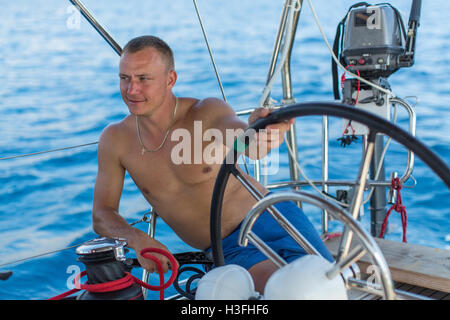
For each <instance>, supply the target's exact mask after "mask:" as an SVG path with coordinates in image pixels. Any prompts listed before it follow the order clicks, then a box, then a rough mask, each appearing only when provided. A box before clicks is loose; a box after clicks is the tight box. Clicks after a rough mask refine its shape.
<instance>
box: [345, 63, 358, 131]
mask: <svg viewBox="0 0 450 320" xmlns="http://www.w3.org/2000/svg"><path fill="white" fill-rule="evenodd" d="M349 67H354V65H352V64H349V65H348V66H347V67H346V68H345V69H348V68H349ZM356 72H357V73H358V77H359V76H360V74H359V70H356ZM344 83H345V72H344V73H343V74H342V76H341V88H344ZM360 89H361V81H360V80H359V79H358V88H357V90H356V98H355V103H354V105H356V104H357V103H358V97H359V91H360ZM348 127H350V128H351V129H352V134H353V135H354V134H355V129H354V128H353V125H352V121H351V120H350V121H349V122H348V124H347V126H346V127H345V129H344V132H343V133H342V136H344V135H345V134H346V133H348V130H347V129H348Z"/></svg>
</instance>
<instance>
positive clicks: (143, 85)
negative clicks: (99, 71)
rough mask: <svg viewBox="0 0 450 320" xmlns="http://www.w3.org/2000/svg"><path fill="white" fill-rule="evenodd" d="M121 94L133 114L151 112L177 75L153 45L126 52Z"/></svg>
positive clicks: (121, 63) (120, 65) (121, 71)
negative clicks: (133, 51)
mask: <svg viewBox="0 0 450 320" xmlns="http://www.w3.org/2000/svg"><path fill="white" fill-rule="evenodd" d="M119 77H120V93H121V95H122V99H123V101H124V102H125V104H126V105H127V106H128V109H129V110H130V113H132V114H135V115H151V114H152V113H153V111H154V110H155V108H157V107H158V106H160V105H161V104H162V103H163V102H164V101H165V99H166V97H167V95H168V93H169V92H170V89H171V88H172V87H173V85H174V84H175V80H176V74H175V71H173V70H168V68H167V65H166V63H165V60H164V59H163V58H162V57H161V55H160V53H159V52H158V51H157V50H156V49H153V48H146V49H143V50H141V51H138V52H135V53H125V54H124V55H123V56H122V57H121V59H120V64H119Z"/></svg>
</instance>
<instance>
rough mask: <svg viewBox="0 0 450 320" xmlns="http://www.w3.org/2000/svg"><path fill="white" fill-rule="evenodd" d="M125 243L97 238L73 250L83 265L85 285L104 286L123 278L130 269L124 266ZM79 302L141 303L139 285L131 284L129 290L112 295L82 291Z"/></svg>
mask: <svg viewBox="0 0 450 320" xmlns="http://www.w3.org/2000/svg"><path fill="white" fill-rule="evenodd" d="M126 244H127V243H126V241H124V240H120V239H110V238H96V239H93V240H90V241H87V242H85V243H84V244H82V245H81V246H79V247H78V248H77V249H76V253H77V254H78V255H79V258H78V260H79V261H80V262H82V263H83V264H84V265H85V266H86V275H87V284H89V285H95V284H101V283H107V282H111V281H115V280H119V279H123V278H124V277H125V276H126V273H125V272H130V270H131V267H129V266H127V264H125V263H124V262H125V261H126V258H125V253H126V251H127V249H126V248H125V246H126ZM77 299H79V300H130V299H133V300H136V299H137V300H143V295H142V289H141V286H140V285H139V284H137V283H133V284H131V285H129V286H128V287H126V288H124V289H120V290H116V291H111V292H89V291H84V292H83V293H81V294H80V295H79V296H78V297H77Z"/></svg>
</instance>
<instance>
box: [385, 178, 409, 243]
mask: <svg viewBox="0 0 450 320" xmlns="http://www.w3.org/2000/svg"><path fill="white" fill-rule="evenodd" d="M391 185H392V188H393V189H394V190H397V199H396V201H395V204H393V205H392V207H391V208H390V209H389V210H388V212H387V213H386V216H385V217H384V220H383V224H382V225H381V231H380V235H379V236H378V237H379V238H383V237H384V233H385V232H386V227H387V222H388V219H389V215H390V214H391V212H392V210H395V211H396V212H398V213H400V217H401V219H402V228H403V239H402V240H403V242H405V243H406V227H407V224H408V221H407V219H408V218H407V216H406V207H405V206H404V205H403V203H402V195H401V193H400V190H401V189H402V185H401V183H400V179H399V178H394V179H392V182H391Z"/></svg>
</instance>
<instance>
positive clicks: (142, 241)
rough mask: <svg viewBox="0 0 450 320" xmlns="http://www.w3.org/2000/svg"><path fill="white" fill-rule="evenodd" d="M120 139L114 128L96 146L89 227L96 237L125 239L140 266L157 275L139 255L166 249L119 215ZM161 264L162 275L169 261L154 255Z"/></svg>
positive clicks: (121, 182)
mask: <svg viewBox="0 0 450 320" xmlns="http://www.w3.org/2000/svg"><path fill="white" fill-rule="evenodd" d="M120 145H121V144H120V135H119V132H118V130H117V128H116V127H115V126H114V125H111V126H108V127H107V128H105V130H104V131H103V132H102V135H101V137H100V141H99V145H98V155H97V157H98V172H97V179H96V182H95V189H94V202H93V210H92V223H93V229H94V231H95V233H97V234H99V235H100V236H103V237H109V238H116V237H117V238H123V239H126V241H127V244H128V246H129V247H131V248H133V249H134V250H135V251H136V256H137V258H138V260H139V263H140V264H141V266H142V267H143V268H145V269H147V270H148V271H149V272H153V271H156V266H155V264H154V263H153V261H151V260H148V259H145V258H143V257H142V256H141V255H140V251H141V250H142V249H144V248H147V247H156V248H161V249H164V250H167V251H168V249H167V248H166V247H165V246H164V245H163V244H161V243H160V242H158V241H156V240H155V239H152V238H150V237H149V236H148V235H147V234H146V233H145V232H143V231H141V230H139V229H137V228H134V227H132V226H130V225H129V224H128V222H127V221H126V220H125V219H124V218H123V217H122V216H121V215H120V214H119V211H118V208H119V202H120V197H121V194H122V189H123V182H124V176H125V168H124V167H123V166H122V165H121V163H120V159H119V152H120V151H119V150H120ZM154 255H155V256H156V257H157V258H158V259H159V260H160V261H161V262H162V266H163V269H164V272H167V270H168V264H169V261H168V259H167V258H166V257H165V256H162V255H158V254H154Z"/></svg>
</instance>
